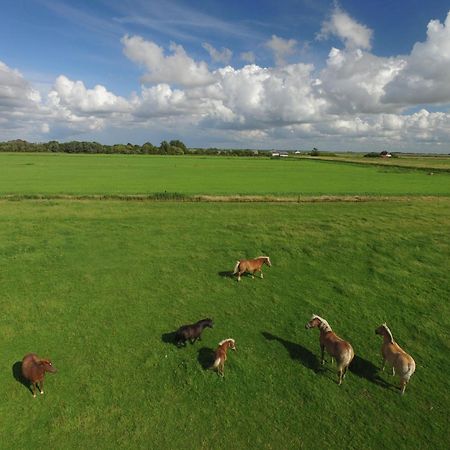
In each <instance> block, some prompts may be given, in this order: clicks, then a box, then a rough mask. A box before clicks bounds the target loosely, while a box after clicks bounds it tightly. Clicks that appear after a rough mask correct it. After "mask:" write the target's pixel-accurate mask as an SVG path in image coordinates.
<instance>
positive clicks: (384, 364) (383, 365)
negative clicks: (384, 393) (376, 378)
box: [381, 359, 386, 372]
mask: <svg viewBox="0 0 450 450" xmlns="http://www.w3.org/2000/svg"><path fill="white" fill-rule="evenodd" d="M385 367H386V360H385V359H383V363H382V364H381V371H382V372H384V368H385Z"/></svg>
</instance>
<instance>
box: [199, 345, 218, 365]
mask: <svg viewBox="0 0 450 450" xmlns="http://www.w3.org/2000/svg"><path fill="white" fill-rule="evenodd" d="M214 355H215V352H214V350H213V349H212V348H208V347H202V348H201V349H200V350H199V351H198V356H197V361H198V362H199V363H200V365H201V366H202V367H203V370H208V369H211V367H212V365H213V363H214Z"/></svg>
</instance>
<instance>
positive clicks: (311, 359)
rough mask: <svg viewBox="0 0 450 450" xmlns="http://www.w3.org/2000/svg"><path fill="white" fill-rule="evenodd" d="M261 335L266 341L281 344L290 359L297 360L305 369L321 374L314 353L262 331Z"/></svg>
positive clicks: (320, 368)
mask: <svg viewBox="0 0 450 450" xmlns="http://www.w3.org/2000/svg"><path fill="white" fill-rule="evenodd" d="M262 335H263V336H264V337H265V338H266V339H267V340H268V341H278V342H279V343H280V344H282V345H283V346H284V348H285V349H286V350H287V351H288V352H289V355H290V357H291V358H292V359H297V360H299V361H300V362H301V363H302V364H303V365H304V366H305V367H306V368H307V369H311V370H313V371H314V372H321V371H322V370H323V369H322V367H321V366H320V364H319V361H318V360H317V358H316V357H315V355H314V353H312V352H310V351H309V350H308V349H307V348H305V347H303V346H301V345H300V344H296V343H295V342H291V341H287V340H286V339H283V338H280V337H278V336H275V335H274V334H271V333H268V332H267V331H262Z"/></svg>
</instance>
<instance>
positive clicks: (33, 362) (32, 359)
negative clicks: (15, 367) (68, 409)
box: [22, 353, 56, 397]
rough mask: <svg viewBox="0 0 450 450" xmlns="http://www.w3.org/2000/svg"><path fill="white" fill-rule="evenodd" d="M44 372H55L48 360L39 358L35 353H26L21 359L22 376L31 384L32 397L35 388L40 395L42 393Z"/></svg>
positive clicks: (34, 395) (34, 393) (34, 394)
mask: <svg viewBox="0 0 450 450" xmlns="http://www.w3.org/2000/svg"><path fill="white" fill-rule="evenodd" d="M45 372H51V373H55V372H56V369H55V368H54V367H53V365H52V363H51V361H50V360H48V359H43V358H39V356H38V355H36V353H28V354H27V355H25V356H24V357H23V360H22V375H23V377H24V378H25V379H26V380H28V381H29V382H30V383H31V391H32V393H33V397H36V386H37V387H38V389H39V392H40V393H41V394H43V393H44V377H45Z"/></svg>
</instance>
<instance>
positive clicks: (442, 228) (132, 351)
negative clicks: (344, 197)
mask: <svg viewBox="0 0 450 450" xmlns="http://www.w3.org/2000/svg"><path fill="white" fill-rule="evenodd" d="M449 229H450V202H449V200H448V199H446V198H441V199H439V200H437V201H435V202H430V201H428V202H422V201H418V200H416V201H412V202H399V203H396V202H388V203H379V202H373V203H367V204H344V203H342V204H306V205H295V204H292V205H279V204H250V205H249V204H207V203H176V202H174V203H139V202H118V201H102V202H100V201H98V202H96V201H84V202H83V201H70V202H66V201H21V202H8V201H1V202H0V289H1V290H0V292H1V296H0V305H1V310H2V317H1V320H0V335H1V336H2V358H1V359H0V376H1V379H2V380H3V386H2V392H3V394H2V402H1V403H0V417H1V419H0V420H1V423H0V425H1V430H2V447H4V448H28V447H30V446H31V442H32V446H33V447H34V448H43V447H45V448H95V447H97V448H118V447H120V448H178V447H182V448H189V449H190V448H192V449H199V448H214V449H216V448H230V449H236V448H302V447H304V448H311V447H319V446H320V447H323V448H358V449H363V448H383V447H387V448H391V447H393V446H396V447H403V448H404V447H411V448H443V445H442V444H443V443H444V442H448V423H447V419H448V414H447V413H448V406H447V403H448V394H447V393H448V388H449V383H448V377H447V374H448V373H449V370H450V363H449V359H448V354H449V350H450V348H449V342H450V339H449V338H450V334H449V331H448V330H449V326H450V314H449V313H450V310H449V304H448V301H447V300H448V298H449V294H450V286H449V282H448V261H449V253H450V252H449V241H448V239H445V236H448V233H449ZM259 254H268V255H270V257H271V260H272V263H273V267H272V268H270V269H265V278H264V279H263V280H261V279H255V280H252V279H251V278H250V277H243V280H242V281H241V282H240V283H237V282H236V281H235V279H232V278H230V277H229V276H227V272H228V271H230V270H231V269H232V267H233V266H234V263H235V261H236V259H238V258H241V257H252V256H257V255H259ZM312 313H316V314H320V315H321V316H323V317H325V318H326V319H327V320H328V321H329V322H330V325H331V326H332V327H333V329H334V330H335V331H336V332H337V333H338V334H339V335H340V336H342V337H344V338H346V339H348V340H349V341H350V342H351V343H352V345H353V347H354V349H355V352H356V354H357V356H358V358H359V359H358V360H357V364H356V366H355V367H354V370H353V372H350V373H349V374H348V375H347V378H346V379H345V381H344V383H343V385H342V386H340V387H339V386H337V384H336V379H337V377H336V374H335V373H334V370H333V367H332V366H330V364H327V366H326V369H327V370H324V371H321V370H319V367H318V363H317V358H318V356H319V345H318V334H317V332H316V331H317V330H308V331H307V330H305V329H304V325H305V323H306V322H307V320H308V319H309V318H310V315H311V314H312ZM208 316H211V317H212V318H213V319H214V321H215V327H214V328H213V329H212V330H210V329H207V330H205V332H204V334H203V341H201V342H199V343H197V344H195V345H192V346H191V345H188V346H187V348H184V349H178V348H176V347H175V346H174V345H172V344H170V343H167V342H165V341H164V339H163V335H165V334H166V333H168V332H171V331H173V330H175V329H176V328H177V327H178V326H180V325H182V324H184V323H191V322H193V321H196V320H198V319H201V318H204V317H208ZM384 321H387V322H388V325H389V326H390V327H391V330H392V332H393V334H394V337H395V338H396V339H397V340H398V342H399V343H400V345H402V346H403V348H405V350H407V351H408V352H409V353H410V354H411V355H412V356H413V357H414V358H415V360H416V363H417V371H416V374H415V375H414V376H413V377H412V379H411V382H410V384H409V385H408V387H407V389H406V394H405V395H404V396H403V397H401V396H400V395H399V393H398V390H397V388H396V385H397V383H398V380H397V379H391V377H389V376H388V375H387V374H382V375H380V377H381V381H380V380H378V381H377V379H376V378H374V377H375V375H376V374H375V372H373V370H374V367H375V366H379V362H380V358H379V350H380V347H381V342H380V339H379V337H378V336H375V334H374V329H375V327H376V326H377V325H379V324H380V323H381V322H384ZM227 337H233V338H235V339H236V345H237V348H238V351H237V352H236V353H230V355H229V359H228V361H227V363H226V365H225V379H224V380H222V379H220V378H219V377H218V376H217V375H216V374H215V373H213V372H212V371H209V370H204V365H205V358H207V356H208V354H209V352H210V351H211V350H212V349H214V348H215V347H216V345H217V343H218V342H219V341H220V340H221V339H224V338H227ZM29 351H35V352H37V353H38V354H41V355H43V356H49V357H51V358H52V359H53V362H54V365H55V366H56V367H57V368H58V369H59V372H58V373H57V374H55V375H48V376H47V379H46V393H45V395H44V396H43V397H39V398H37V399H33V398H32V396H31V394H30V393H29V391H27V390H26V388H25V387H24V386H23V385H22V384H20V383H18V382H17V381H16V380H15V379H14V377H13V374H12V367H13V364H14V363H15V362H17V361H19V360H20V359H21V358H22V357H23V355H24V354H25V353H27V352H29ZM383 382H387V383H389V386H388V387H385V386H384V383H383ZM30 439H31V441H30Z"/></svg>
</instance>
